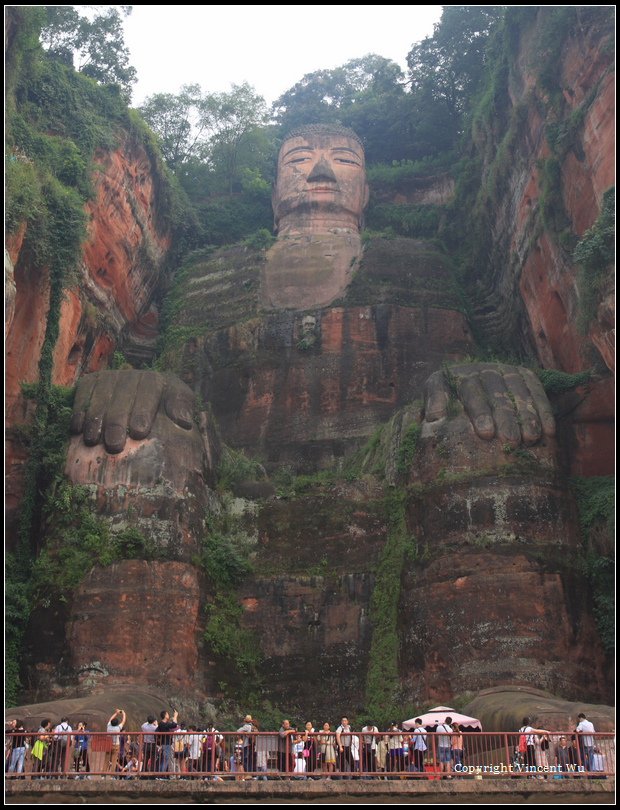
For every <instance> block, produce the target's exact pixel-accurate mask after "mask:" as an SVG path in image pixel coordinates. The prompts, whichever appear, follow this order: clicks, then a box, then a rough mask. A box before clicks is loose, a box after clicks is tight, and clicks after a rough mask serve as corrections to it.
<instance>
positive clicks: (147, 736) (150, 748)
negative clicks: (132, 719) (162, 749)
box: [141, 714, 157, 779]
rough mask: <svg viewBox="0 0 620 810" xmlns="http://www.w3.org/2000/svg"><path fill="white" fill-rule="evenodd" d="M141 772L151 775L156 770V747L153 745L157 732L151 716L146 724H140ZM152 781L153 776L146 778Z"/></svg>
mask: <svg viewBox="0 0 620 810" xmlns="http://www.w3.org/2000/svg"><path fill="white" fill-rule="evenodd" d="M141 730H142V733H143V736H142V770H143V772H146V773H153V772H154V771H156V770H157V767H156V760H157V756H156V755H157V746H156V744H155V732H156V731H157V721H156V720H155V717H154V716H153V715H152V714H149V716H148V717H147V718H146V723H142V726H141ZM146 778H147V779H154V778H155V777H154V776H149V777H146Z"/></svg>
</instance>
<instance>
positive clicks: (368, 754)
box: [361, 723, 379, 773]
mask: <svg viewBox="0 0 620 810" xmlns="http://www.w3.org/2000/svg"><path fill="white" fill-rule="evenodd" d="M378 734H379V729H378V728H377V727H376V726H373V725H372V723H366V725H365V726H364V727H363V728H362V762H361V768H362V773H374V772H375V771H376V770H377V739H378V737H377V735H378Z"/></svg>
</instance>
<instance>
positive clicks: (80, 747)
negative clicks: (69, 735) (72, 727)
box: [73, 720, 90, 773]
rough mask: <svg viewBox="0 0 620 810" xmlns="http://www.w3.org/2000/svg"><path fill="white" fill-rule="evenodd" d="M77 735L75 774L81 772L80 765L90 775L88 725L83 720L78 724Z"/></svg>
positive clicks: (74, 749) (74, 752)
mask: <svg viewBox="0 0 620 810" xmlns="http://www.w3.org/2000/svg"><path fill="white" fill-rule="evenodd" d="M76 732H77V734H76V735H75V737H74V738H73V739H74V748H73V759H74V762H75V772H76V773H79V772H80V765H81V766H82V767H83V768H84V772H85V773H90V763H89V761H88V734H87V731H86V723H85V722H84V721H83V720H80V722H79V723H78V724H77V728H76Z"/></svg>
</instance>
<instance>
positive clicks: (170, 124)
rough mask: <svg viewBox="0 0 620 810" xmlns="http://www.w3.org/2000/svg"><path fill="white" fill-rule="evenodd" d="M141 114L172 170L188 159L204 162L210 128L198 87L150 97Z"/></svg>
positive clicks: (189, 86) (207, 112) (192, 86)
mask: <svg viewBox="0 0 620 810" xmlns="http://www.w3.org/2000/svg"><path fill="white" fill-rule="evenodd" d="M139 110H140V113H141V115H142V117H143V118H144V120H145V121H146V123H147V124H148V125H149V127H150V128H151V129H152V130H153V132H155V133H156V134H157V136H158V138H159V145H160V147H161V151H162V154H163V156H164V158H165V160H166V162H167V163H168V165H169V166H170V168H171V169H173V170H174V171H177V170H178V169H179V167H180V166H181V165H182V164H184V163H187V162H188V161H190V160H197V161H198V162H206V156H207V148H206V144H207V139H208V136H209V134H210V132H211V130H212V128H213V121H212V117H211V115H210V112H209V111H208V110H207V109H206V104H205V101H204V99H203V93H202V90H201V89H200V85H198V84H184V85H183V86H182V87H181V90H180V92H179V93H176V94H174V93H155V95H153V96H149V97H148V98H147V99H146V101H145V103H144V104H143V105H142V107H140V108H139Z"/></svg>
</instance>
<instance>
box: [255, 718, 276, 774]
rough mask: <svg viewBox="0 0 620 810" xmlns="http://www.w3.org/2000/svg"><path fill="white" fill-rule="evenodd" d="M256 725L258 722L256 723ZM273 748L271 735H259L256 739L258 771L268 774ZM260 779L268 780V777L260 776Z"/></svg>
mask: <svg viewBox="0 0 620 810" xmlns="http://www.w3.org/2000/svg"><path fill="white" fill-rule="evenodd" d="M254 724H255V725H256V721H254ZM272 746H273V737H271V735H269V734H258V735H257V736H256V737H255V738H254V756H255V757H256V770H257V771H258V772H259V773H262V774H266V773H267V766H268V764H269V753H270V751H271V749H272ZM258 778H259V779H261V780H263V779H267V777H266V776H259V777H258Z"/></svg>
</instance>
